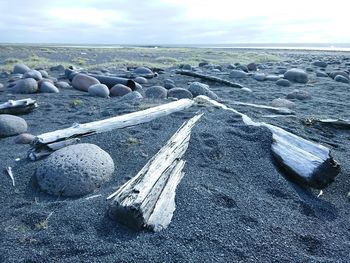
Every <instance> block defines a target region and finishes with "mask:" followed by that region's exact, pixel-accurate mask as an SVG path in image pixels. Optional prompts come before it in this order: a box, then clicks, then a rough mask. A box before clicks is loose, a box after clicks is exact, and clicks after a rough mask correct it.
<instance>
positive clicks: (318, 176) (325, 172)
mask: <svg viewBox="0 0 350 263" xmlns="http://www.w3.org/2000/svg"><path fill="white" fill-rule="evenodd" d="M195 100H196V101H197V102H198V103H207V104H211V105H214V106H216V107H219V108H222V109H224V110H228V111H231V112H234V113H236V114H239V115H240V116H241V117H242V120H243V122H244V123H245V124H247V125H253V126H262V127H266V128H268V129H269V130H270V131H271V132H272V139H273V143H272V145H271V149H272V153H273V156H274V157H275V159H276V161H277V163H278V164H279V166H280V167H281V168H282V169H283V170H284V171H285V172H286V173H287V175H288V176H289V177H291V179H294V180H295V181H297V182H299V183H302V184H303V185H307V186H310V187H313V188H316V189H323V188H325V187H326V186H328V185H329V184H330V183H332V182H333V181H334V178H335V177H336V176H337V175H338V173H339V172H340V165H339V164H338V163H337V162H336V161H335V160H334V159H333V157H332V156H331V153H330V150H329V149H328V148H327V147H324V146H322V145H320V144H317V143H314V142H311V141H308V140H306V139H303V138H301V137H299V136H297V135H295V134H292V133H290V132H287V131H285V130H284V129H282V128H279V127H277V126H274V125H271V124H267V123H264V122H254V121H253V120H252V119H251V118H250V117H248V116H247V115H245V114H243V113H240V112H238V111H236V110H234V109H232V108H229V107H227V106H226V105H224V104H222V103H219V102H217V101H215V100H212V99H210V98H208V97H206V96H198V97H196V99H195Z"/></svg>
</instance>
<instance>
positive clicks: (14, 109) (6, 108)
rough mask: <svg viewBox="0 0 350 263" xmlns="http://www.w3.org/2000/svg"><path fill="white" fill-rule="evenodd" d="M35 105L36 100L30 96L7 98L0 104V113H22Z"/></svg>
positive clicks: (27, 111)
mask: <svg viewBox="0 0 350 263" xmlns="http://www.w3.org/2000/svg"><path fill="white" fill-rule="evenodd" d="M36 107H38V104H37V103H36V100H33V99H30V98H29V99H22V100H9V101H7V102H5V103H3V104H0V114H24V113H29V112H31V111H32V110H33V109H35V108H36Z"/></svg>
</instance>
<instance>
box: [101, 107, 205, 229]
mask: <svg viewBox="0 0 350 263" xmlns="http://www.w3.org/2000/svg"><path fill="white" fill-rule="evenodd" d="M201 116H202V114H200V115H197V116H195V117H193V118H192V119H190V120H189V121H187V122H186V123H184V124H183V125H182V126H181V127H180V128H179V129H178V130H177V131H176V133H175V134H174V135H173V136H172V137H171V138H170V139H169V141H168V142H167V143H166V144H165V145H164V146H163V147H162V148H161V149H160V150H159V152H158V153H157V154H156V155H154V156H153V157H152V158H151V159H150V160H149V161H148V162H147V164H146V165H145V166H144V167H143V168H142V169H141V170H140V172H139V173H138V174H137V175H136V176H135V177H133V178H132V179H130V180H129V181H128V182H126V183H125V184H124V185H122V186H121V187H120V188H119V189H118V190H117V191H116V192H114V193H113V194H111V195H110V196H109V197H108V198H107V199H108V200H109V199H112V198H113V201H112V203H111V205H110V207H109V215H110V217H111V218H113V219H116V220H118V221H120V222H122V223H124V224H126V225H128V226H130V227H132V228H148V229H151V230H153V231H160V230H162V229H165V228H166V227H167V226H168V225H169V223H170V222H171V219H172V216H173V212H174V210H175V190H176V187H177V185H178V183H179V182H180V181H181V179H182V177H183V173H182V169H183V167H184V165H185V162H184V161H183V160H181V158H182V156H183V155H184V153H185V152H186V150H187V148H188V144H189V140H190V134H191V129H192V128H193V126H194V125H195V123H196V122H197V121H198V120H199V119H200V118H201Z"/></svg>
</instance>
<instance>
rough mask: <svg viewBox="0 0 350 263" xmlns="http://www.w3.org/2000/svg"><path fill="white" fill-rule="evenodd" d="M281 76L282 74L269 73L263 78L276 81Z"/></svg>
mask: <svg viewBox="0 0 350 263" xmlns="http://www.w3.org/2000/svg"><path fill="white" fill-rule="evenodd" d="M281 78H283V76H279V75H274V74H269V75H267V76H266V77H265V80H267V81H278V80H279V79H281Z"/></svg>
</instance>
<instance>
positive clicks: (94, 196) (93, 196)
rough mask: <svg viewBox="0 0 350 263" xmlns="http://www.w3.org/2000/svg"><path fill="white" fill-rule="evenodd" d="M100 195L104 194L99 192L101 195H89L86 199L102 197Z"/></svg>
mask: <svg viewBox="0 0 350 263" xmlns="http://www.w3.org/2000/svg"><path fill="white" fill-rule="evenodd" d="M100 196H102V195H101V194H99V195H92V196H88V197H86V198H85V200H90V199H93V198H96V197H100Z"/></svg>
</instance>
